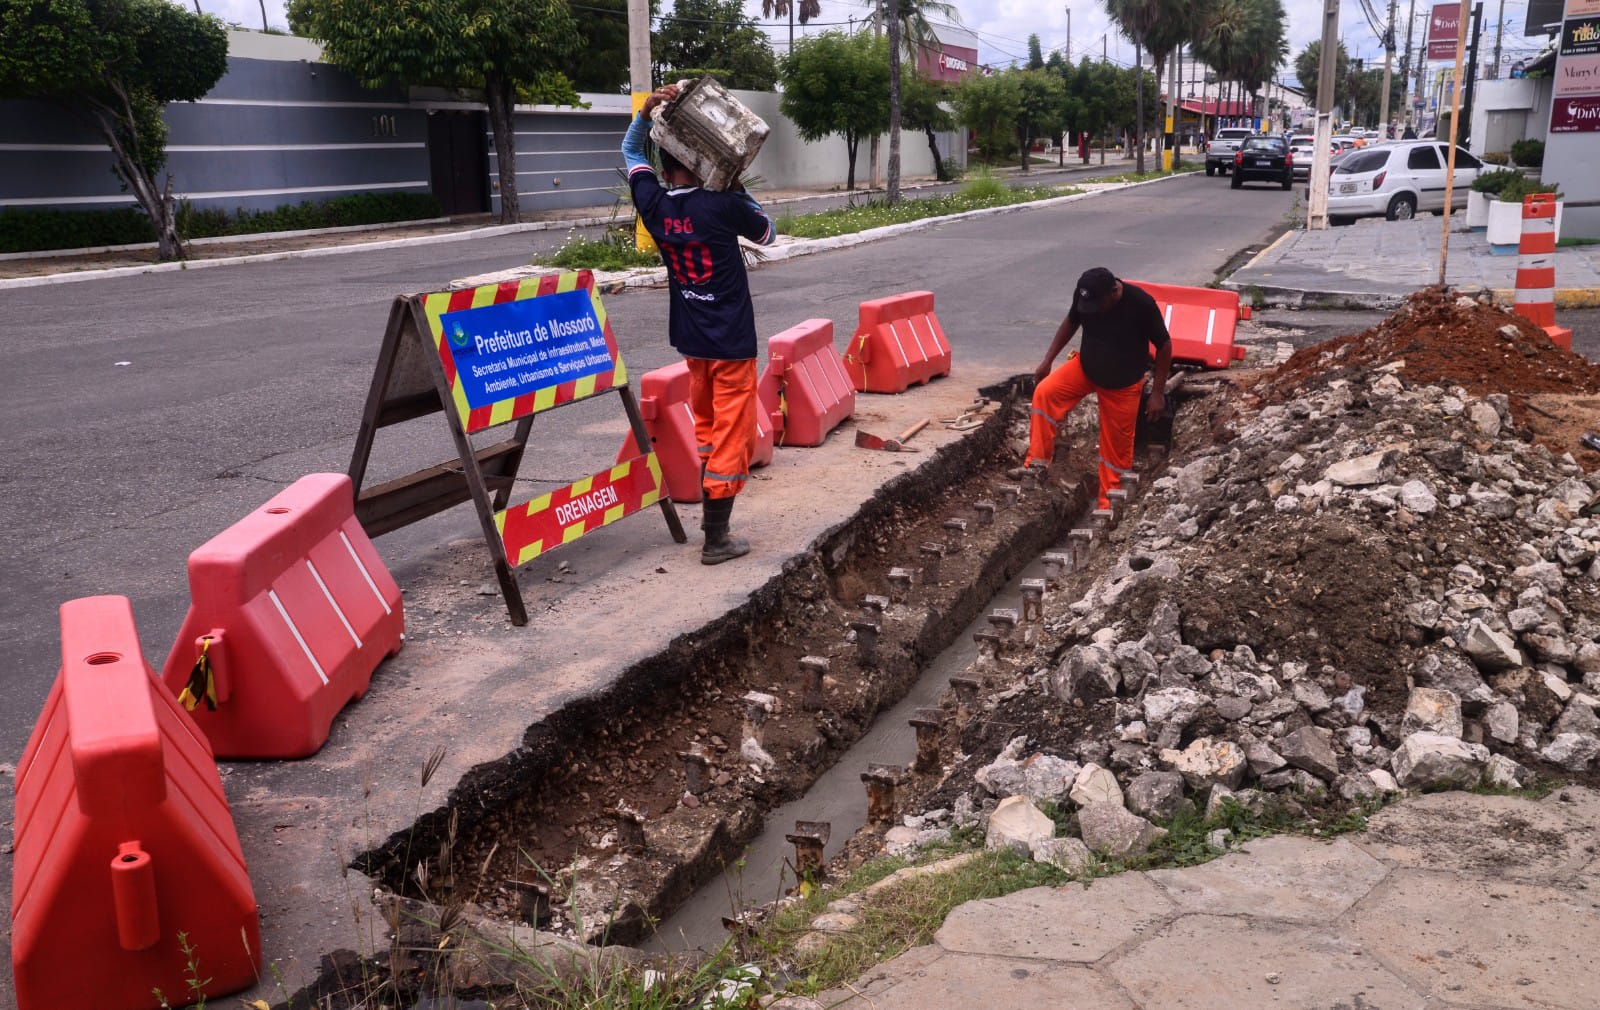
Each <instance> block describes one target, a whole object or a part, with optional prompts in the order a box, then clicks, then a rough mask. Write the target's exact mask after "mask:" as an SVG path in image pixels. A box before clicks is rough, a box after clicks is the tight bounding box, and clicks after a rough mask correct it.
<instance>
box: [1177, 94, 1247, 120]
mask: <svg viewBox="0 0 1600 1010" xmlns="http://www.w3.org/2000/svg"><path fill="white" fill-rule="evenodd" d="M1183 111H1185V112H1196V113H1199V114H1200V115H1202V116H1248V115H1250V114H1251V110H1250V103H1249V102H1244V101H1232V102H1224V101H1222V100H1220V99H1217V98H1205V99H1200V98H1186V99H1184V100H1183Z"/></svg>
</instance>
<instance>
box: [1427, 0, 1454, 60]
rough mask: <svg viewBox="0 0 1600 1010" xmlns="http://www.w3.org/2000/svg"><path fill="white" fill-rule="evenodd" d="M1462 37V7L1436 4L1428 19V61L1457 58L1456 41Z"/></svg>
mask: <svg viewBox="0 0 1600 1010" xmlns="http://www.w3.org/2000/svg"><path fill="white" fill-rule="evenodd" d="M1460 35H1461V5H1460V4H1434V6H1433V14H1432V15H1431V16H1430V17H1429V18H1428V59H1430V60H1453V59H1455V58H1456V40H1457V39H1458V38H1459V37H1460Z"/></svg>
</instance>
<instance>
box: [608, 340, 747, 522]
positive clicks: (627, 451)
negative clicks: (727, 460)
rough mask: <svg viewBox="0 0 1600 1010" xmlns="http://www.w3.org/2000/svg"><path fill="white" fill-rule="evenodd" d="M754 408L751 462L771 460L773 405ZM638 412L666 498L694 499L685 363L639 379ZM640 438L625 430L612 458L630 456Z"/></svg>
mask: <svg viewBox="0 0 1600 1010" xmlns="http://www.w3.org/2000/svg"><path fill="white" fill-rule="evenodd" d="M758 399H760V400H761V403H760V404H759V406H758V409H757V410H756V446H755V451H754V452H753V453H752V454H751V457H750V466H751V467H758V466H766V465H767V464H769V463H771V462H772V448H773V444H774V438H773V431H772V419H771V411H772V408H771V406H769V405H768V404H767V403H766V398H765V397H758ZM639 413H640V414H641V415H643V416H644V430H645V431H646V432H648V433H649V434H650V445H651V447H652V448H653V449H655V451H656V456H657V458H659V459H660V460H661V475H662V477H663V479H664V480H665V481H666V484H667V497H669V498H671V499H672V500H673V501H675V502H678V503H680V504H683V503H689V502H697V501H699V500H700V498H701V495H702V494H703V493H704V489H703V487H702V486H701V483H700V446H699V443H698V441H697V440H696V439H695V434H694V412H693V411H692V410H690V409H689V365H688V363H687V362H684V361H680V362H678V363H677V364H674V365H667V366H666V367H664V368H658V369H656V370H655V371H653V372H646V373H645V374H644V375H643V376H642V377H641V378H640V379H639ZM640 451H641V450H640V449H639V443H638V441H637V440H636V439H634V437H633V433H632V432H629V433H628V436H627V437H626V438H624V439H623V440H622V448H621V449H619V450H617V462H618V463H621V462H622V461H623V460H625V459H633V458H634V457H635V456H637V455H639V453H640Z"/></svg>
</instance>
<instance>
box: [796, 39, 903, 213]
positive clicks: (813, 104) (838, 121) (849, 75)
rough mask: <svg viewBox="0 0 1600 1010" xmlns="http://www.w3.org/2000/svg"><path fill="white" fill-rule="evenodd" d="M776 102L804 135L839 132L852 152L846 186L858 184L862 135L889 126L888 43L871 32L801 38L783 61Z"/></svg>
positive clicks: (817, 137) (813, 136)
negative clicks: (780, 88) (779, 97)
mask: <svg viewBox="0 0 1600 1010" xmlns="http://www.w3.org/2000/svg"><path fill="white" fill-rule="evenodd" d="M779 74H780V79H781V80H782V82H783V97H782V98H781V99H780V100H779V103H778V108H779V110H780V111H781V112H782V113H783V114H784V115H785V116H787V117H789V120H790V121H791V122H793V123H794V125H795V129H797V130H799V131H800V136H801V137H803V138H805V139H806V140H811V141H816V140H821V139H822V138H823V137H826V136H829V135H830V134H834V133H837V134H839V135H840V137H842V138H843V139H844V146H845V151H846V153H847V155H848V156H849V171H848V174H847V176H846V182H845V186H846V188H848V189H852V190H853V189H855V188H856V152H857V151H858V150H859V149H860V146H861V138H863V137H869V136H872V135H874V134H880V133H882V132H883V131H884V130H886V129H887V128H888V126H889V45H888V42H886V41H885V40H884V39H882V38H874V37H873V36H872V35H870V34H868V33H867V32H858V33H856V34H854V35H847V34H845V33H843V32H824V33H822V34H820V35H812V36H810V37H808V38H805V39H801V40H800V41H799V42H797V43H796V45H795V48H794V51H793V52H792V53H790V54H789V55H787V56H785V57H784V58H783V60H782V62H781V64H780V70H779Z"/></svg>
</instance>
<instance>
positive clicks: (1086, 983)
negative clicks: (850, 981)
mask: <svg viewBox="0 0 1600 1010" xmlns="http://www.w3.org/2000/svg"><path fill="white" fill-rule="evenodd" d="M930 950H937V948H918V949H917V950H911V951H907V952H906V953H904V954H902V955H900V957H897V958H895V959H894V960H893V961H890V962H889V963H888V964H886V965H883V966H881V968H880V969H879V970H877V971H876V972H874V973H872V974H870V975H868V976H867V978H865V979H863V980H862V982H861V983H860V984H859V985H857V986H856V987H855V988H854V989H835V990H832V991H830V992H826V993H823V994H821V995H820V996H818V997H817V1001H818V1002H819V1003H821V1004H822V1005H823V1006H825V1007H828V1008H829V1010H935V1008H937V1010H946V1008H949V1010H955V1008H957V1007H993V1008H995V1010H1010V1008H1013V1007H1040V1008H1043V1007H1048V1008H1050V1010H1138V1008H1137V1007H1135V1006H1134V1005H1133V1004H1132V1003H1130V1002H1128V999H1127V997H1125V996H1123V995H1122V994H1121V993H1119V992H1118V991H1117V988H1116V986H1114V985H1112V984H1111V983H1110V982H1108V981H1107V980H1106V979H1104V978H1101V977H1100V975H1099V974H1098V973H1097V972H1095V970H1094V969H1092V968H1084V967H1081V966H1077V965H1067V964H1061V963H1059V962H1051V961H1023V960H1017V959H1010V958H1003V957H988V956H983V955H975V954H951V953H945V954H943V955H942V956H936V957H930V956H929V954H928V952H929V951H930ZM1385 1010H1387V1008H1385Z"/></svg>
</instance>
